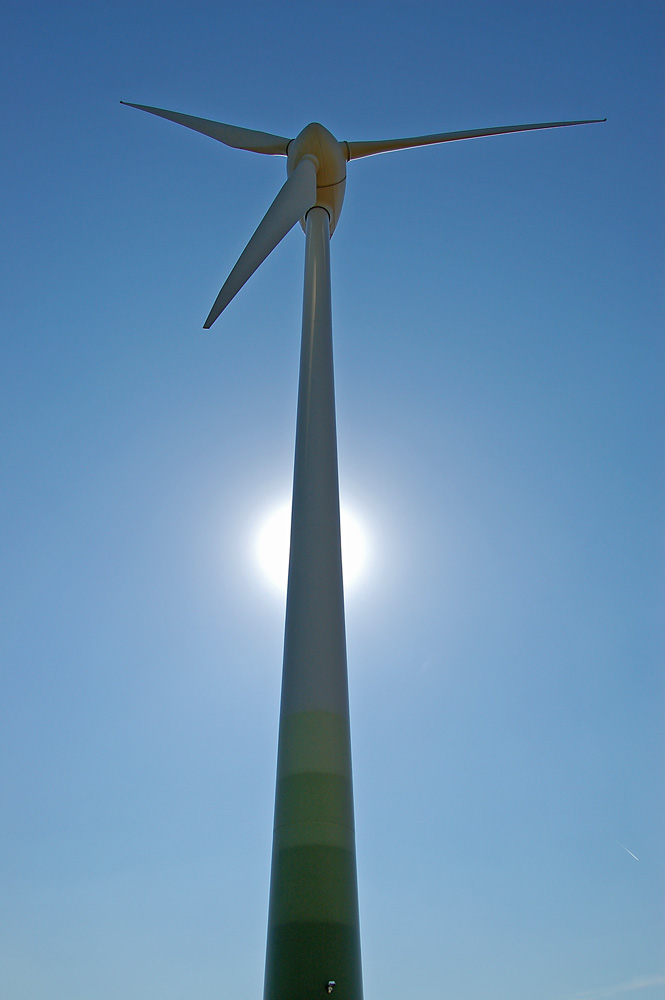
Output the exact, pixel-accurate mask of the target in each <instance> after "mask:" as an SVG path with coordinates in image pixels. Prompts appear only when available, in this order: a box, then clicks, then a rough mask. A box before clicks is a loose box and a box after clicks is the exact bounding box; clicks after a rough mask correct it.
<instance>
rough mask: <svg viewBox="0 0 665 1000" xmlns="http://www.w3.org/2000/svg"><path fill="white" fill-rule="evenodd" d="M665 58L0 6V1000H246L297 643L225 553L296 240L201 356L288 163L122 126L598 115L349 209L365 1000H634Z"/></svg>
mask: <svg viewBox="0 0 665 1000" xmlns="http://www.w3.org/2000/svg"><path fill="white" fill-rule="evenodd" d="M664 42H665V6H664V5H663V4H662V3H659V2H655V0H649V2H639V0H630V2H628V0H625V2H619V3H617V2H612V0H608V2H606V0H603V2H582V3H580V2H579V0H578V2H575V3H571V2H567V0H564V2H533V0H531V2H528V3H527V2H514V0H509V2H504V3H496V2H491V3H487V2H484V3H483V2H473V0H472V2H467V3H461V2H460V3H442V2H436V3H434V2H432V3H428V2H418V0H415V2H411V3H402V2H398V3H385V2H382V3H378V2H355V3H351V2H348V0H341V2H338V3H336V4H334V5H317V4H313V3H304V2H302V0H298V2H296V3H290V4H288V3H287V4H282V3H280V4H277V3H268V2H266V0H260V2H251V0H250V2H247V3H244V4H242V5H241V4H238V3H234V4H230V3H220V2H218V3H209V2H196V0H194V2H189V3H187V4H185V3H181V2H177V3H156V2H146V0H134V2H132V3H131V4H130V3H128V2H126V0H119V2H115V3H107V2H101V3H85V4H84V3H81V2H70V3H46V2H43V0H42V2H31V0H24V2H21V3H17V2H15V0H8V2H6V3H5V5H4V14H3V23H2V30H1V31H0V46H1V48H2V63H3V66H4V74H5V75H4V87H3V92H4V100H3V128H2V131H3V137H4V140H5V142H4V153H3V157H2V163H1V164H0V171H1V174H2V177H1V184H0V197H2V200H3V213H2V214H3V219H4V222H3V230H4V239H3V243H4V262H3V267H2V278H1V282H2V315H3V324H2V329H3V357H4V360H3V365H2V370H1V374H0V378H1V379H2V392H1V394H0V398H1V405H2V409H3V417H4V419H3V421H2V455H3V479H4V483H3V491H2V493H3V499H2V502H3V517H2V531H3V559H2V566H3V573H2V580H3V591H4V601H3V603H4V606H5V609H6V611H5V615H4V618H5V623H4V628H3V630H2V688H1V691H0V713H1V716H2V719H1V722H0V732H1V739H2V758H1V759H2V802H3V819H2V824H1V825H0V845H1V849H0V869H1V889H0V900H1V902H0V912H1V914H2V934H1V935H0V939H1V942H2V944H1V949H2V953H1V954H0V995H2V996H3V997H6V998H7V1000H184V998H187V1000H193V998H196V1000H220V998H233V1000H256V998H259V997H260V996H261V990H262V979H263V958H264V946H265V928H266V917H267V901H268V878H269V865H270V844H271V832H272V830H271V826H272V808H273V785H274V769H275V755H276V744H277V718H278V702H279V683H280V670H281V647H282V629H283V612H284V608H283V598H280V597H279V596H277V595H276V594H275V593H274V592H273V591H272V590H271V589H270V587H269V586H268V585H267V584H266V582H265V581H264V580H263V579H262V578H261V577H260V576H259V574H258V572H257V569H256V566H255V562H254V556H253V545H254V537H255V534H256V530H257V525H258V523H259V521H260V519H261V517H262V516H263V515H264V514H265V513H266V512H268V511H270V510H271V509H272V508H274V507H275V506H276V505H278V504H279V503H280V502H281V501H282V500H283V498H284V497H285V496H287V495H288V492H289V487H290V479H291V466H292V454H293V438H294V422H295V399H296V395H295V394H296V384H297V361H298V345H299V334H300V310H301V295H302V268H303V249H304V240H303V235H302V232H301V231H300V229H299V228H296V229H295V230H294V231H293V232H292V233H291V234H289V236H288V237H287V238H286V239H285V240H284V242H283V243H282V244H281V245H280V246H279V248H278V249H277V250H276V251H275V252H274V253H273V255H272V256H271V257H270V259H269V260H268V261H267V262H266V263H265V264H264V265H263V266H262V268H261V269H260V271H259V272H258V273H257V274H256V275H255V276H254V277H253V278H252V279H251V281H250V282H249V283H248V285H247V286H245V288H244V289H243V290H242V291H241V293H240V294H239V295H238V297H237V299H236V300H235V301H234V302H233V303H232V304H231V306H230V307H229V308H228V310H227V312H226V313H225V314H224V316H223V317H222V319H221V320H220V321H218V323H217V324H216V325H215V327H214V329H213V330H212V331H211V332H210V333H205V334H204V333H203V332H202V331H201V325H202V323H203V320H204V319H205V317H206V315H207V313H208V310H209V308H210V306H211V304H212V302H213V300H214V298H215V296H216V294H217V291H218V290H219V287H220V286H221V284H222V281H223V280H224V278H225V276H226V274H227V273H228V271H229V270H230V268H231V267H232V265H233V264H234V262H235V260H236V258H237V256H238V254H239V253H240V251H241V250H242V248H243V246H244V244H245V242H246V241H247V239H248V238H249V236H250V235H251V233H252V232H253V229H254V227H255V226H256V224H257V223H258V221H259V219H260V218H261V216H262V215H263V213H264V211H265V209H266V208H267V206H268V204H269V203H270V201H271V200H272V198H273V196H274V194H275V193H276V192H277V190H278V188H279V186H280V185H281V184H282V182H283V179H284V160H283V159H281V158H268V157H261V156H257V155H255V154H251V153H247V152H242V151H239V150H231V149H228V148H226V147H224V146H222V145H221V144H219V143H216V142H214V141H213V140H211V139H208V138H206V137H204V136H200V135H196V134H194V133H193V132H189V131H187V130H186V129H183V128H179V127H178V126H176V125H173V124H171V123H169V122H165V121H161V120H158V119H155V118H152V117H149V116H147V115H143V114H141V113H140V112H137V111H134V110H132V109H128V108H124V107H121V105H120V104H119V103H118V102H119V100H121V99H122V100H127V101H134V102H138V103H145V104H152V105H156V106H158V107H163V108H172V109H175V110H179V111H183V112H186V113H189V114H194V115H199V116H203V117H209V118H214V119H217V120H221V121H226V122H230V123H233V124H239V125H244V126H248V127H253V128H259V129H265V130H268V131H274V132H277V133H280V134H285V135H295V134H296V133H297V132H298V131H300V129H301V128H302V127H303V126H304V125H305V124H306V123H307V122H309V121H311V120H319V121H321V122H323V123H324V124H325V125H326V126H327V127H328V128H330V129H331V131H332V132H333V133H334V134H335V135H337V137H338V138H340V139H361V138H381V137H387V136H398V135H414V134H419V133H427V132H436V131H443V130H453V129H463V128H475V127H484V126H491V125H505V124H515V123H522V122H534V121H551V120H565V119H575V118H602V117H605V116H607V118H608V121H607V123H606V124H604V125H594V126H589V127H585V128H576V129H564V130H553V131H549V132H534V133H530V134H528V133H527V134H524V135H516V136H515V135H513V136H503V137H495V138H488V139H478V140H474V141H470V142H464V143H453V144H449V145H445V146H440V147H434V148H428V149H421V150H412V151H405V152H399V153H392V154H389V155H385V156H379V157H375V158H371V159H366V160H361V161H358V162H354V163H352V164H351V165H350V167H349V172H348V185H347V196H346V203H345V206H344V211H343V214H342V218H341V221H340V224H339V226H338V229H337V231H336V233H335V236H334V239H333V242H332V259H333V306H334V326H335V351H336V380H337V394H338V395H337V399H338V422H339V449H340V477H341V486H342V493H343V495H344V496H345V497H346V498H347V501H348V502H349V503H350V504H351V505H352V506H353V507H354V509H355V510H356V511H357V512H358V514H359V515H360V516H361V517H362V519H363V521H364V522H365V524H366V525H367V528H368V532H369V535H370V548H371V554H370V564H369V567H368V571H367V574H366V576H365V578H364V581H363V583H362V585H359V586H358V587H357V588H356V589H355V590H354V591H353V592H352V593H350V594H349V598H348V601H347V626H348V654H349V669H350V684H351V710H352V728H353V744H354V769H355V771H354V773H355V789H356V812H357V849H358V865H359V887H360V903H361V919H362V934H363V947H364V971H365V992H366V997H367V998H368V1000H375V998H379V997H380V998H381V1000H419V998H424V997H441V998H455V1000H597V998H598V1000H600V998H605V997H607V998H609V997H614V996H617V997H620V998H621V1000H656V998H659V997H663V996H664V995H665V947H664V940H665V934H664V926H665V919H664V912H663V897H664V895H665V893H664V889H665V852H664V845H665V803H664V799H663V763H664V760H665V741H664V737H663V721H664V706H665V698H664V690H663V669H662V667H663V597H664V596H665V595H664V591H665V587H664V586H663V584H664V579H663V565H664V560H663V556H664V534H663V499H664V497H663V492H664V490H663V486H664V482H663V443H664V442H663V438H664V436H665V435H664V423H663V390H664V388H665V385H664V382H665V378H664V372H665V368H664V366H663V361H664V358H663V354H664V352H663V320H664V318H665V309H664V304H665V303H664V294H663V280H662V279H663V263H664V260H665V253H664V242H665V241H664V238H663V237H664V225H663V222H664V218H665V213H664V197H663V196H664V193H665V192H664V187H665V184H664V178H665V172H664V171H663V167H664V166H665V156H664V137H663V120H664V118H663V112H664V110H665V107H664V105H665V86H664V84H665V79H664V77H665V72H664V68H663V67H664V60H663V53H664V49H665V45H664ZM622 845H623V846H622ZM624 848H625V849H624ZM629 852H632V854H633V855H635V856H636V858H638V859H639V860H636V859H635V857H633V856H631V853H629Z"/></svg>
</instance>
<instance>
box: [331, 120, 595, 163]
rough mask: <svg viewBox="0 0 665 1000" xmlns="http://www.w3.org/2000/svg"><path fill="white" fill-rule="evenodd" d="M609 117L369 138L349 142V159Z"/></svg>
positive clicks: (557, 126) (577, 123) (591, 121)
mask: <svg viewBox="0 0 665 1000" xmlns="http://www.w3.org/2000/svg"><path fill="white" fill-rule="evenodd" d="M605 121H607V118H591V119H589V120H587V121H582V122H543V123H541V124H536V125H502V126H500V127H498V128H476V129H468V130H467V131H465V132H439V133H437V134H435V135H417V136H414V137H413V138H411V139H369V140H368V141H366V142H364V141H362V140H361V141H360V142H347V143H346V145H347V146H348V149H349V159H350V160H355V159H358V158H359V157H361V156H374V154H375V153H390V152H392V150H394V149H412V148H413V147H414V146H431V145H433V144H434V143H436V142H455V140H457V139H477V138H478V137H480V136H483V135H504V133H506V132H529V131H531V129H536V128H563V127H564V126H565V125H596V124H597V123H598V122H605Z"/></svg>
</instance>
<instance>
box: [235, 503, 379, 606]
mask: <svg viewBox="0 0 665 1000" xmlns="http://www.w3.org/2000/svg"><path fill="white" fill-rule="evenodd" d="M340 523H341V530H342V568H343V572H344V586H345V588H348V587H352V586H353V585H354V584H355V583H356V582H357V581H358V580H359V578H360V577H361V576H362V573H363V570H364V568H365V563H366V560H367V538H366V534H365V531H364V529H363V527H362V525H361V523H360V521H359V520H358V518H357V517H356V515H355V514H352V513H351V512H350V511H349V510H348V508H346V507H344V506H342V508H341V512H340ZM290 531H291V504H290V503H285V504H282V505H281V506H280V507H278V508H277V509H276V510H273V511H272V512H271V513H270V514H269V515H268V516H267V517H266V518H265V520H264V521H263V522H262V523H261V525H260V526H259V530H258V533H257V535H256V546H255V551H256V557H257V561H258V564H259V567H260V568H261V571H262V573H263V575H264V576H265V577H266V579H267V580H269V581H270V583H271V584H272V585H273V587H275V588H276V589H277V590H280V591H281V592H282V593H285V592H286V581H287V577H288V572H289V535H290Z"/></svg>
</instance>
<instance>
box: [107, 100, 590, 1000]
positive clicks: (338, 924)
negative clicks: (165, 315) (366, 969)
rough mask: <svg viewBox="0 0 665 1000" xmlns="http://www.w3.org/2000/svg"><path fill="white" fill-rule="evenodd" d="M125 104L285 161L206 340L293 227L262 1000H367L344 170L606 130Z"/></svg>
mask: <svg viewBox="0 0 665 1000" xmlns="http://www.w3.org/2000/svg"><path fill="white" fill-rule="evenodd" d="M121 103H122V104H125V103H128V102H125V101H122V102H121ZM129 106H130V107H133V108H138V109H139V110H140V111H148V112H150V114H153V115H158V116H159V117H161V118H167V119H168V120H169V121H173V122H176V123H177V124H179V125H185V126H187V128H191V129H194V130H195V131H196V132H202V133H203V134H204V135H209V136H211V138H213V139H217V140H218V141H219V142H223V143H225V144H226V145H227V146H232V147H235V148H236V149H247V150H250V151H252V152H255V153H265V154H268V155H272V156H286V158H287V179H286V181H285V183H284V185H283V186H282V188H281V190H280V191H279V193H278V194H277V197H276V198H275V200H274V201H273V203H272V205H271V206H270V208H269V209H268V211H267V212H266V214H265V216H264V217H263V219H262V221H261V222H260V223H259V225H258V227H257V229H256V232H255V233H254V235H253V236H252V238H251V239H250V241H249V243H248V244H247V246H246V247H245V249H244V250H243V252H242V254H241V255H240V257H239V259H238V262H237V263H236V265H235V267H234V268H233V270H232V271H231V273H230V274H229V276H228V278H227V279H226V281H225V282H224V284H223V286H222V289H221V291H220V293H219V295H218V296H217V298H216V300H215V303H214V305H213V307H212V309H211V310H210V313H209V315H208V318H207V319H206V321H205V323H204V329H206V330H207V329H209V328H210V327H211V326H212V324H213V323H214V322H215V320H216V319H217V318H218V317H219V315H220V313H221V312H222V311H223V310H224V309H225V308H226V306H227V305H228V304H229V302H230V301H231V299H232V298H233V297H234V296H235V295H236V294H237V292H238V291H239V290H240V289H241V288H242V286H243V285H244V284H245V282H246V281H247V279H248V278H250V277H251V275H252V274H253V273H254V271H255V270H256V269H257V268H258V267H259V265H260V264H261V263H262V262H263V261H264V260H265V258H266V257H267V256H268V254H269V253H270V252H271V251H272V250H274V248H275V247H276V246H277V244H278V243H279V242H280V240H282V239H283V237H284V236H286V234H287V233H288V232H289V230H291V229H292V227H293V226H294V225H295V224H296V222H298V220H300V221H301V225H302V226H303V229H304V230H305V233H306V241H305V290H304V299H303V321H302V344H301V353H300V380H299V387H298V409H297V420H296V446H295V463H294V476H293V504H292V513H291V550H290V559H289V576H288V588H287V599H286V624H285V635H284V665H283V674H282V696H281V710H280V725H279V750H278V761H277V783H276V792H275V820H274V830H273V854H272V870H271V882H270V907H269V915H268V943H267V951H266V971H265V986H264V1000H315V998H316V997H317V996H321V995H322V994H324V993H333V992H334V993H335V994H336V995H337V996H338V997H339V1000H362V975H361V962H360V925H359V917H358V890H357V878H356V853H355V833H354V822H353V791H352V782H351V744H350V730H349V702H348V682H347V668H346V636H345V624H344V596H343V586H342V559H341V545H340V527H339V488H338V477H337V435H336V427H335V394H334V382H333V355H332V312H331V294H330V237H331V236H332V233H333V232H334V229H335V226H336V225H337V221H338V219H339V215H340V212H341V209H342V202H343V200H344V188H345V184H346V164H347V162H348V161H349V160H354V159H357V158H359V157H362V156H372V155H374V154H375V153H386V152H390V151H392V150H398V149H409V148H412V147H415V146H428V145H432V144H434V143H441V142H452V141H456V140H458V139H473V138H477V137H480V136H488V135H502V134H505V133H507V132H526V131H530V130H533V129H543V128H561V127H563V126H569V125H590V124H596V123H597V122H599V121H605V120H606V119H604V118H603V119H592V120H587V121H574V122H544V123H538V124H533V125H507V126H502V127H499V128H483V129H470V130H466V131H462V132H441V133H437V134H434V135H422V136H416V137H413V138H407V139H374V140H366V141H360V142H339V141H338V140H337V139H336V138H335V137H334V136H333V135H332V134H331V133H330V132H329V131H328V129H326V128H324V127H323V125H319V124H318V123H316V122H314V123H311V124H310V125H306V126H305V128H304V129H303V130H302V132H300V134H299V135H297V136H296V137H295V139H288V138H286V137H285V136H280V135H272V134H271V133H269V132H257V131H254V130H253V129H246V128H239V127H237V126H235V125H225V124H222V123H221V122H215V121H209V120H208V119H205V118H195V117H193V116H191V115H184V114H180V113H179V112H175V111H164V110H162V109H161V108H152V107H147V106H145V105H142V104H130V105H129Z"/></svg>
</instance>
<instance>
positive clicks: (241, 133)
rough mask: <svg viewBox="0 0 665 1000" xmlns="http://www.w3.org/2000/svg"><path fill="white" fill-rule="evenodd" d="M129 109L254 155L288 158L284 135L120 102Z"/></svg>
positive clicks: (286, 142)
mask: <svg viewBox="0 0 665 1000" xmlns="http://www.w3.org/2000/svg"><path fill="white" fill-rule="evenodd" d="M120 103H121V104H125V105H126V106H127V107H128V108H138V109H139V111H148V112H149V113H150V114H151V115H158V116H159V117H160V118H167V119H168V120H169V121H171V122H176V124H178V125H185V126H186V127H187V128H192V129H194V131H195V132H202V133H203V134H204V135H209V136H210V137H211V138H212V139H217V141H218V142H223V143H225V145H227V146H233V147H234V149H249V150H250V151H251V152H252V153H268V154H270V155H272V156H286V147H287V146H288V144H289V139H286V138H285V137H284V136H283V135H272V133H271V132H256V131H254V129H251V128H240V127H239V126H237V125H224V123H223V122H213V121H210V120H209V119H208V118H194V117H193V116H192V115H182V114H180V112H179V111H163V110H162V108H150V107H148V106H147V105H145V104H130V103H129V101H120Z"/></svg>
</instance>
